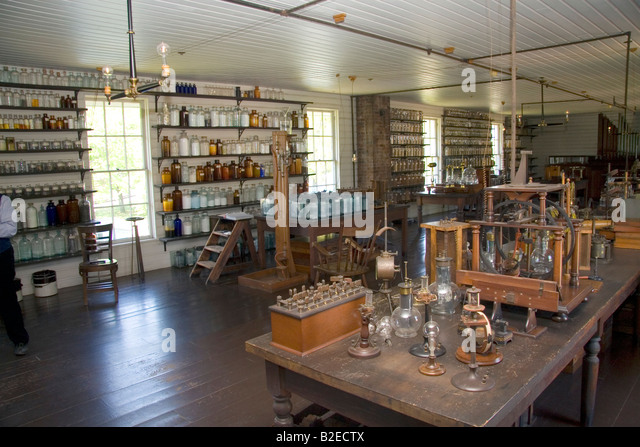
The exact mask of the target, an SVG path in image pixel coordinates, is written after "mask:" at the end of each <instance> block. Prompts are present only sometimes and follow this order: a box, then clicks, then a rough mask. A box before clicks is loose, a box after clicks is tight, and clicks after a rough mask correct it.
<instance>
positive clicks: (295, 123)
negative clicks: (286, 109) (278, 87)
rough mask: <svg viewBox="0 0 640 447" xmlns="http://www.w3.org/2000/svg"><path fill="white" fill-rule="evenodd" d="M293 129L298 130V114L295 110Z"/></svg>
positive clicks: (292, 116) (292, 120) (292, 115)
mask: <svg viewBox="0 0 640 447" xmlns="http://www.w3.org/2000/svg"><path fill="white" fill-rule="evenodd" d="M291 127H292V128H294V129H297V128H298V112H296V111H295V110H294V111H293V112H291Z"/></svg>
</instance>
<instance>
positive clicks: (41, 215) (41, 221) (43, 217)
mask: <svg viewBox="0 0 640 447" xmlns="http://www.w3.org/2000/svg"><path fill="white" fill-rule="evenodd" d="M47 225H48V222H47V210H46V209H45V207H44V205H43V204H40V209H39V210H38V226H39V227H46V226H47Z"/></svg>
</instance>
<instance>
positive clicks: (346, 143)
mask: <svg viewBox="0 0 640 447" xmlns="http://www.w3.org/2000/svg"><path fill="white" fill-rule="evenodd" d="M179 81H181V82H190V81H188V80H179ZM196 84H198V88H199V92H201V93H203V94H205V93H206V92H205V87H204V85H206V83H196ZM241 88H242V89H243V90H245V89H249V88H251V89H253V86H241ZM284 94H285V98H286V99H288V100H292V101H304V102H310V103H312V104H309V105H308V106H307V107H308V108H309V109H331V110H337V111H338V113H337V116H338V123H337V132H338V135H339V148H340V154H339V169H340V171H339V185H340V186H342V187H351V186H353V179H354V175H353V163H352V148H353V146H352V142H353V141H352V123H351V101H350V98H349V97H347V96H341V95H335V94H316V93H309V92H300V91H284ZM85 95H89V96H88V97H89V98H94V97H96V95H97V96H101V95H100V94H96V93H86V94H85V93H81V94H80V97H79V104H78V107H84V106H85V99H86V97H85ZM172 101H175V103H177V104H184V105H187V104H194V105H200V104H202V105H207V106H213V105H231V104H233V102H230V101H223V104H215V103H214V101H213V100H207V99H202V98H195V97H194V98H193V99H192V98H171V99H170V100H169V103H172ZM159 104H160V102H159ZM245 104H246V105H247V107H249V108H250V110H251V109H253V108H254V107H253V106H254V105H262V104H257V103H248V102H247V103H245ZM148 107H149V115H148V116H149V120H148V121H149V123H150V125H152V124H154V123H155V122H156V111H155V104H154V100H153V98H152V97H149V98H148ZM284 107H287V105H279V104H275V103H265V104H264V106H263V107H260V108H259V109H262V110H276V109H280V108H284ZM255 108H256V109H258V107H255ZM172 132H174V131H172ZM187 133H188V134H189V135H191V133H194V134H196V135H199V136H202V135H206V136H211V137H213V136H214V135H215V137H216V138H220V139H221V140H222V139H237V136H238V133H237V131H236V130H206V131H202V132H198V130H197V129H194V131H193V132H191V131H187ZM148 134H149V138H148V148H149V154H148V163H149V167H150V172H151V174H152V182H151V183H152V184H160V183H161V182H160V174H159V172H158V169H157V163H156V161H155V160H151V158H152V157H157V156H158V155H159V154H160V143H159V142H158V141H157V138H156V130H155V129H148ZM166 134H168V135H171V134H169V133H166ZM29 135H30V134H24V136H23V134H21V138H24V139H26V140H28V139H38V138H40V139H41V137H38V136H35V135H34V136H33V137H31V136H29ZM162 135H165V133H164V132H163V134H162ZM249 135H251V134H250V133H249V131H245V134H243V138H244V137H246V136H249ZM260 135H261V137H265V136H267V135H268V132H266V131H263V132H262V133H261V134H260ZM54 156H57V155H54ZM84 157H85V164H86V165H88V155H87V154H85V155H84ZM62 158H64V157H62ZM66 158H73V155H72V154H67V156H66ZM267 159H270V157H267ZM165 163H166V161H165ZM163 166H164V165H163ZM78 178H79V176H78ZM9 179H11V178H9ZM74 179H75V174H74ZM56 180H60V177H58V176H52V177H51V178H49V177H48V176H43V177H39V178H38V182H41V183H50V182H53V181H56ZM69 180H71V178H70V179H69ZM9 181H10V180H9ZM85 181H86V184H87V188H90V187H91V185H90V176H89V175H87V178H86V179H85ZM25 183H28V182H25ZM265 183H267V182H265ZM225 186H234V185H233V184H229V185H227V184H225ZM151 191H153V193H154V206H155V209H156V210H161V209H162V203H161V200H160V196H159V190H158V188H153V187H151ZM45 205H46V202H45ZM147 218H149V219H152V221H153V222H154V227H155V231H156V235H157V237H161V236H163V235H164V228H163V226H162V220H161V218H160V216H157V215H155V213H153V214H152V215H151V216H147ZM54 234H55V233H54ZM207 236H208V234H205V235H204V236H203V237H202V238H195V239H189V240H181V241H175V242H171V243H169V244H167V251H164V246H163V244H162V243H161V242H160V241H158V240H157V239H148V240H143V241H142V243H141V246H142V248H141V249H142V254H143V261H144V269H145V271H151V270H155V269H160V268H166V267H169V266H170V256H169V255H170V251H173V250H178V249H182V248H189V247H194V246H198V245H202V244H203V243H204V242H205V241H206V237H207ZM114 257H115V258H116V259H117V260H118V264H119V270H118V277H119V280H120V281H130V280H131V278H126V276H127V275H130V274H131V272H132V253H131V244H130V243H129V242H128V241H127V242H124V243H120V244H117V245H115V246H114ZM79 262H80V258H70V259H62V260H59V261H56V262H55V263H38V264H32V265H27V266H22V267H18V268H17V269H16V276H17V277H18V278H20V280H21V281H22V284H23V288H22V294H23V295H29V294H32V293H33V286H32V284H31V278H32V275H33V273H34V272H37V271H41V270H55V272H56V279H57V285H58V288H64V287H70V286H74V285H79V284H81V278H80V276H79V274H78V263H79Z"/></svg>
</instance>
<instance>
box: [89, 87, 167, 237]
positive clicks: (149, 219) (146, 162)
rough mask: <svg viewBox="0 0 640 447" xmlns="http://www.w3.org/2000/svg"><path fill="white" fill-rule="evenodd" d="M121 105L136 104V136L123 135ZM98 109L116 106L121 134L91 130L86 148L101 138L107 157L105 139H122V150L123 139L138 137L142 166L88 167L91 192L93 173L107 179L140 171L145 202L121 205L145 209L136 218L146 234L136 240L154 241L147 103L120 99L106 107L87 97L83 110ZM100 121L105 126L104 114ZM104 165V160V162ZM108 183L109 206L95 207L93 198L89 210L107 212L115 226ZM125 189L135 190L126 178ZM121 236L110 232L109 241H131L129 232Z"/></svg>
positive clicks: (103, 101) (140, 99) (102, 101)
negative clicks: (119, 118)
mask: <svg viewBox="0 0 640 447" xmlns="http://www.w3.org/2000/svg"><path fill="white" fill-rule="evenodd" d="M124 102H126V103H129V104H138V105H139V107H138V110H139V112H140V134H133V135H129V134H127V133H126V130H124V129H126V122H125V119H126V115H125V106H124V104H123V103H124ZM98 105H99V106H100V107H102V108H103V111H106V110H107V108H108V107H110V106H120V107H121V110H122V117H123V130H124V133H118V134H108V133H107V129H106V127H105V129H104V133H101V134H93V135H92V133H93V132H94V131H93V130H91V131H87V141H88V143H89V147H91V144H90V142H91V139H92V138H101V139H103V141H104V142H105V151H107V152H106V154H108V151H109V147H108V146H107V139H108V138H114V137H115V138H121V139H122V140H124V144H125V147H126V139H127V138H131V137H133V138H140V139H141V146H142V148H141V150H142V154H140V156H141V157H140V158H141V160H142V163H143V167H141V168H129V167H127V168H126V169H120V168H112V167H110V166H107V169H106V170H96V169H95V168H94V167H93V166H91V163H90V167H91V168H92V171H91V176H90V182H91V189H94V188H93V182H94V175H96V174H109V177H111V175H113V174H114V173H127V175H129V173H132V172H141V173H143V174H144V177H145V181H144V183H145V189H146V199H147V202H146V203H145V202H135V203H127V204H125V206H127V207H130V209H131V208H132V207H134V206H140V205H142V206H145V205H146V207H147V215H146V216H139V217H144V221H146V224H145V226H147V227H148V234H145V233H146V231H145V230H143V231H141V235H140V239H141V240H149V239H155V238H156V221H155V212H154V211H155V207H156V206H155V194H154V188H153V171H152V163H151V155H150V154H151V147H150V146H151V141H150V136H151V133H150V117H149V100H148V98H145V97H138V98H136V99H122V100H118V101H116V102H112V103H111V104H109V102H108V101H107V100H106V98H102V97H91V98H85V107H86V108H87V109H88V110H90V109H91V108H95V107H97V106H98ZM103 119H104V120H105V125H106V120H107V115H106V113H104V114H103ZM90 157H91V154H90V155H89V160H91V158H90ZM107 163H108V159H107ZM109 184H110V191H109V192H110V197H111V198H112V200H111V205H109V206H98V207H96V206H95V203H94V199H93V197H92V198H91V203H92V206H93V210H94V215H95V214H96V210H104V209H109V208H110V209H111V222H112V223H115V214H114V209H115V207H116V206H118V205H114V204H113V189H112V187H111V178H110V179H109ZM127 186H128V189H129V191H131V190H132V189H135V188H133V187H132V186H131V183H130V177H129V179H128V183H127ZM130 217H134V216H133V213H132V214H131V216H130ZM141 224H142V221H141V222H139V223H138V227H140V226H141ZM121 231H122V234H121V235H119V237H118V236H116V234H117V233H116V232H114V239H113V242H114V244H120V243H130V242H131V232H130V230H129V231H128V232H127V233H124V231H123V230H121Z"/></svg>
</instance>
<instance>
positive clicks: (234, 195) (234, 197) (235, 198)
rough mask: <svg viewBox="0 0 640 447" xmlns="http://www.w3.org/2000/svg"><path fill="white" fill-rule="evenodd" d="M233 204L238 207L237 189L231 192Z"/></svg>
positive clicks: (238, 193)
mask: <svg viewBox="0 0 640 447" xmlns="http://www.w3.org/2000/svg"><path fill="white" fill-rule="evenodd" d="M233 204H234V205H240V192H239V191H238V190H237V189H236V190H235V191H234V192H233Z"/></svg>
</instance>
